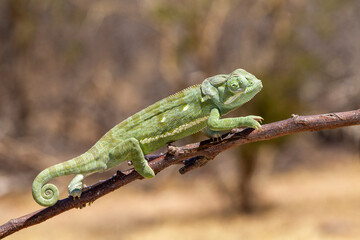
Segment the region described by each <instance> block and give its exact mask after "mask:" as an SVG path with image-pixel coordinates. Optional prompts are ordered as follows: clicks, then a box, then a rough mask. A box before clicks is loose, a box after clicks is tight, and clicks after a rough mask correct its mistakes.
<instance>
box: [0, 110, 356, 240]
mask: <svg viewBox="0 0 360 240" xmlns="http://www.w3.org/2000/svg"><path fill="white" fill-rule="evenodd" d="M351 125H360V109H357V110H353V111H348V112H338V113H328V114H321V115H312V116H297V115H293V116H292V117H291V118H289V119H286V120H283V121H279V122H273V123H269V124H265V125H263V126H262V130H254V129H250V128H247V129H244V130H240V129H234V130H233V131H231V132H230V133H227V134H225V135H223V136H222V140H219V141H211V140H206V141H202V142H198V143H193V144H189V145H186V146H182V147H173V146H169V147H168V152H167V153H166V154H160V155H151V156H150V155H149V156H147V157H148V159H149V161H150V166H151V167H152V168H153V169H154V171H155V173H158V172H160V171H162V170H164V169H165V168H167V167H169V166H170V165H174V164H184V166H183V167H182V168H181V169H180V173H182V174H184V173H186V172H188V171H190V170H192V169H195V168H197V167H201V166H203V165H205V164H206V163H207V161H209V160H211V159H213V158H214V157H215V156H216V155H218V154H219V153H220V152H222V151H225V150H226V149H228V148H231V147H234V146H239V145H243V144H246V143H251V142H257V141H264V140H270V139H273V138H277V137H281V136H285V135H290V134H294V133H297V132H305V131H319V130H324V129H333V128H340V127H346V126H351ZM137 179H142V177H141V176H140V175H139V174H138V173H137V172H135V171H134V170H133V169H130V170H128V171H126V172H119V171H118V172H117V174H115V175H114V176H113V177H111V178H109V179H107V180H105V181H102V182H100V183H97V184H94V185H92V186H90V187H88V188H86V189H85V191H84V192H83V193H82V195H81V198H80V199H76V200H73V199H72V198H66V199H63V200H60V201H58V202H57V203H56V204H55V205H54V206H51V207H48V208H44V209H41V210H38V211H36V212H33V213H29V214H27V215H25V216H22V217H19V218H15V219H12V220H10V221H8V222H7V223H5V224H4V225H2V226H0V238H3V237H6V236H8V235H10V234H12V233H14V232H16V231H19V230H21V229H23V228H26V227H29V226H32V225H35V224H39V223H41V222H44V221H46V220H47V219H49V218H52V217H54V216H56V215H58V214H61V213H63V212H65V211H68V210H70V209H72V208H79V207H83V206H85V205H86V204H87V203H91V202H94V201H95V200H96V199H98V198H100V197H102V196H104V195H105V194H108V193H110V192H112V191H114V190H116V189H118V188H120V187H122V186H124V185H126V184H129V183H131V182H132V181H135V180H137Z"/></svg>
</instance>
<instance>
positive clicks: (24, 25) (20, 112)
mask: <svg viewBox="0 0 360 240" xmlns="http://www.w3.org/2000/svg"><path fill="white" fill-rule="evenodd" d="M28 6H29V2H28V1H24V0H15V1H7V2H6V3H5V7H6V11H5V12H6V13H7V14H8V18H7V21H5V22H6V23H5V24H6V26H4V28H3V29H4V33H3V34H1V35H2V37H3V40H2V42H3V43H4V45H3V49H2V52H1V54H2V55H3V56H2V57H1V61H2V63H1V65H2V66H3V67H2V68H3V69H2V70H3V72H4V73H3V76H2V79H3V83H2V87H3V89H7V93H6V97H7V100H5V102H6V103H8V104H11V105H10V106H8V109H10V112H11V113H10V114H9V116H10V118H11V120H10V121H11V123H12V129H11V130H12V131H11V132H9V133H8V134H10V135H13V136H15V137H20V136H25V135H27V134H28V118H29V114H30V111H31V108H30V103H29V98H28V94H27V90H26V85H24V83H25V82H26V81H24V80H23V79H24V78H26V76H24V73H26V71H24V69H25V67H26V66H25V65H26V55H27V49H28V48H29V46H30V44H31V42H32V40H33V36H34V26H35V25H34V19H33V17H32V16H31V9H29V7H28Z"/></svg>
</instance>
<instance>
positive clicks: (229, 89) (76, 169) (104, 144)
mask: <svg viewBox="0 0 360 240" xmlns="http://www.w3.org/2000/svg"><path fill="white" fill-rule="evenodd" d="M261 88H262V84H261V81H260V80H259V79H257V78H256V77H255V76H254V75H252V74H250V73H248V72H246V71H245V70H243V69H237V70H235V71H234V72H232V73H231V74H221V75H216V76H213V77H210V78H207V79H205V80H204V81H203V82H202V84H200V85H195V86H191V87H189V88H186V89H184V90H182V91H180V92H178V93H176V94H173V95H171V96H169V97H167V98H164V99H162V100H160V101H158V102H157V103H155V104H153V105H151V106H149V107H147V108H145V109H143V110H142V111H140V112H138V113H136V114H134V115H132V116H131V117H129V118H127V119H126V120H124V121H122V122H120V123H119V124H118V125H116V126H115V127H114V128H112V129H111V130H110V131H109V132H107V133H106V134H105V135H104V136H103V137H102V138H101V139H100V140H99V141H98V142H97V143H96V144H95V145H94V146H93V147H91V148H90V149H89V150H88V151H87V152H85V153H84V154H82V155H80V156H78V157H76V158H73V159H71V160H69V161H66V162H63V163H59V164H57V165H54V166H51V167H49V168H47V169H45V170H43V171H42V172H40V173H39V175H38V176H37V177H36V178H35V180H34V182H33V185H32V194H33V197H34V199H35V201H36V202H37V203H39V204H40V205H42V206H52V205H54V204H55V203H56V202H57V201H58V198H59V191H58V189H57V188H56V186H54V185H53V184H46V183H47V182H48V181H50V180H51V179H53V178H55V177H59V176H63V175H69V174H76V176H75V177H74V179H73V180H72V181H71V182H70V184H69V186H68V190H69V195H70V196H73V197H80V195H81V191H82V187H83V183H82V181H83V179H84V177H85V176H88V175H90V174H92V173H95V172H103V171H106V170H108V169H110V168H113V167H115V166H116V165H118V164H120V163H122V162H124V161H132V163H133V166H134V168H135V170H136V171H137V172H138V173H139V174H141V175H142V176H143V177H145V178H151V177H154V176H155V173H154V171H153V170H152V169H151V167H150V166H149V165H148V162H147V161H146V160H145V157H144V155H146V154H148V153H151V152H153V151H155V150H157V149H159V148H161V147H163V146H165V145H166V144H167V143H170V142H174V141H176V140H178V139H181V138H184V137H186V136H188V135H191V134H194V133H196V132H198V131H200V130H201V129H205V132H206V133H207V134H208V135H209V136H211V137H217V136H219V133H220V132H221V131H225V130H230V129H233V128H236V127H251V128H255V129H259V128H261V125H260V123H259V122H260V121H261V120H262V118H261V117H259V116H246V117H236V118H225V119H220V117H221V116H223V115H225V114H227V113H228V112H230V111H231V110H234V109H236V108H238V107H239V106H241V105H242V104H244V103H246V102H247V101H249V100H250V99H251V98H253V97H254V96H255V95H256V94H257V93H258V92H259V91H260V90H261Z"/></svg>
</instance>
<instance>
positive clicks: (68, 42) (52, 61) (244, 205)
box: [0, 0, 360, 240]
mask: <svg viewBox="0 0 360 240" xmlns="http://www.w3.org/2000/svg"><path fill="white" fill-rule="evenodd" d="M359 12H360V2H359V1H357V0H342V1H337V0H313V1H303V0H288V1H285V0H268V1H252V0H239V1H235V0H198V1H192V0H183V1H175V0H173V1H165V0H151V1H150V0H148V1H145V0H144V1H130V0H127V1H115V0H102V1H84V0H75V1H62V0H53V1H40V0H3V1H1V2H0V73H1V75H0V166H1V167H0V223H1V224H3V223H5V222H6V221H8V220H9V219H10V218H14V217H19V216H21V215H24V214H26V213H29V212H32V211H35V210H37V209H39V208H40V207H39V206H38V205H37V204H36V203H35V202H34V201H33V199H32V196H31V184H32V181H33V179H34V178H35V176H36V175H37V174H38V173H39V172H40V171H41V170H42V169H44V168H46V167H48V166H50V165H53V164H55V163H58V162H62V161H65V160H67V159H70V158H72V157H75V156H77V155H79V154H81V153H83V152H85V151H86V150H87V149H88V148H90V147H91V146H92V145H93V144H94V143H95V142H96V141H97V139H99V138H100V137H101V136H102V135H103V134H105V133H106V132H107V131H108V130H109V129H110V128H112V127H113V126H114V125H116V124H117V123H119V122H120V121H122V120H123V119H125V118H126V117H128V116H130V115H132V114H134V113H136V112H137V111H139V110H141V109H143V108H145V107H147V106H148V105H150V104H152V103H154V102H156V101H157V100H160V99H162V98H164V97H166V96H168V95H170V94H173V93H175V92H176V91H179V90H181V89H183V88H185V87H187V86H190V85H193V84H198V83H201V81H202V80H203V79H205V78H206V77H209V76H212V75H215V74H220V73H230V72H231V71H233V70H234V69H236V68H239V67H241V68H244V69H246V70H247V71H249V72H251V73H253V74H254V75H255V76H257V77H258V78H259V79H261V80H262V81H263V85H264V88H263V90H262V91H261V92H260V93H259V94H258V95H257V96H256V97H255V98H254V99H253V100H252V101H250V102H249V103H248V104H246V105H245V106H243V107H242V108H241V109H239V110H238V111H236V112H234V113H233V114H232V115H233V116H240V115H249V114H253V115H260V116H263V117H264V119H265V123H270V122H273V121H278V120H282V119H285V118H289V117H290V116H291V114H299V115H311V114H320V113H327V112H336V111H347V110H354V109H358V108H359V106H360V80H359V79H360V68H359V66H360V28H359V22H360V14H359ZM202 139H205V137H204V136H203V135H201V134H199V135H196V136H192V137H189V138H187V139H185V140H184V141H180V142H178V143H176V145H182V144H185V143H188V142H194V141H199V140H202ZM359 159H360V129H359V127H348V128H342V129H337V130H331V131H322V132H314V133H309V132H308V133H303V134H296V135H292V136H290V137H283V138H279V139H275V140H271V141H267V142H261V143H254V144H247V145H244V146H242V147H240V148H233V149H231V150H229V151H226V152H224V153H222V154H221V155H219V156H218V157H217V158H216V159H215V160H214V161H212V162H210V163H208V164H207V165H206V166H205V167H203V168H201V169H197V170H195V171H192V172H190V173H188V174H186V175H184V176H181V175H180V174H179V173H178V168H179V167H178V166H175V167H171V168H168V169H166V170H165V171H163V172H161V173H160V174H158V175H157V176H156V178H154V179H151V180H144V181H136V182H134V183H132V184H130V185H128V186H125V187H123V188H121V189H119V190H117V191H115V192H113V193H111V194H109V195H107V196H105V197H103V198H101V199H99V200H97V201H96V202H95V203H94V204H93V205H92V206H91V207H86V208H85V209H82V210H71V211H68V212H66V213H64V214H61V215H59V216H57V217H55V218H53V219H50V220H48V221H46V222H44V223H42V224H40V225H36V226H33V227H30V228H28V229H24V230H22V231H20V232H19V233H15V234H14V235H12V236H10V237H9V239H49V238H54V239H59V238H61V239H77V240H79V239H99V238H101V239H169V238H170V239H219V238H221V239H282V238H286V239H289V238H292V239H305V238H306V239H358V238H359V237H360V174H359V170H360V167H359ZM120 168H121V169H126V168H128V166H126V164H125V165H124V166H121V167H120ZM113 172H114V171H110V172H109V173H105V174H95V175H93V176H92V177H91V178H89V179H87V180H86V181H85V182H86V184H92V183H95V182H96V181H98V180H100V179H105V178H107V177H109V176H111V174H112V173H113ZM70 179H71V177H70V178H69V177H61V178H58V179H56V180H54V183H55V184H56V185H57V186H58V187H59V190H60V193H61V198H64V197H66V195H67V189H66V188H67V185H68V183H69V181H70Z"/></svg>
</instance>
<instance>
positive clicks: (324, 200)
mask: <svg viewBox="0 0 360 240" xmlns="http://www.w3.org/2000/svg"><path fill="white" fill-rule="evenodd" d="M344 162H345V163H344ZM359 170H360V165H359V162H358V161H357V160H356V159H351V160H349V161H343V162H342V163H341V164H332V165H331V166H327V167H321V168H320V167H317V168H316V169H309V168H302V169H297V170H296V171H295V170H294V171H291V172H287V173H282V174H276V175H272V176H270V177H269V178H268V179H266V182H264V183H262V190H263V191H262V192H261V195H262V198H264V199H266V201H267V202H268V203H269V205H270V206H271V207H270V208H269V209H268V210H265V211H263V212H260V213H257V214H253V215H244V214H236V212H235V211H234V210H233V209H229V207H228V206H229V204H228V202H226V201H224V200H223V198H221V196H220V195H219V193H218V192H217V191H216V190H215V189H213V187H212V185H209V184H208V183H207V182H206V181H205V180H204V179H203V178H201V177H199V180H197V181H196V182H194V183H193V184H192V185H191V186H188V185H187V186H185V185H184V183H183V182H182V181H179V182H172V183H170V184H168V186H166V187H165V188H162V189H157V190H151V191H140V190H139V187H138V186H139V185H141V184H142V182H138V183H135V184H133V185H135V187H132V188H131V187H130V186H128V187H125V188H123V189H120V190H118V191H116V192H114V193H111V194H109V195H108V196H106V197H104V198H102V199H100V200H98V201H96V202H95V203H94V204H93V205H92V206H91V207H86V208H85V209H82V210H71V211H69V212H67V213H64V214H61V215H60V216H57V217H54V218H53V219H50V220H48V221H47V222H44V223H42V224H39V225H37V226H33V227H30V228H28V229H24V230H22V231H20V232H18V233H15V234H13V235H12V236H10V237H8V239H39V240H40V239H47V240H49V239H76V240H82V239H86V240H89V239H134V240H135V239H142V240H144V239H157V240H159V239H360V174H359V172H360V171H359ZM36 209H38V206H37V205H36V204H35V203H34V202H33V201H32V199H31V196H30V193H28V194H27V195H26V196H16V198H15V196H12V197H10V196H8V197H6V198H2V199H1V201H0V212H1V215H0V221H1V223H4V222H6V221H7V220H8V219H10V218H13V217H17V216H20V215H23V214H25V213H28V212H31V211H34V210H36Z"/></svg>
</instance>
